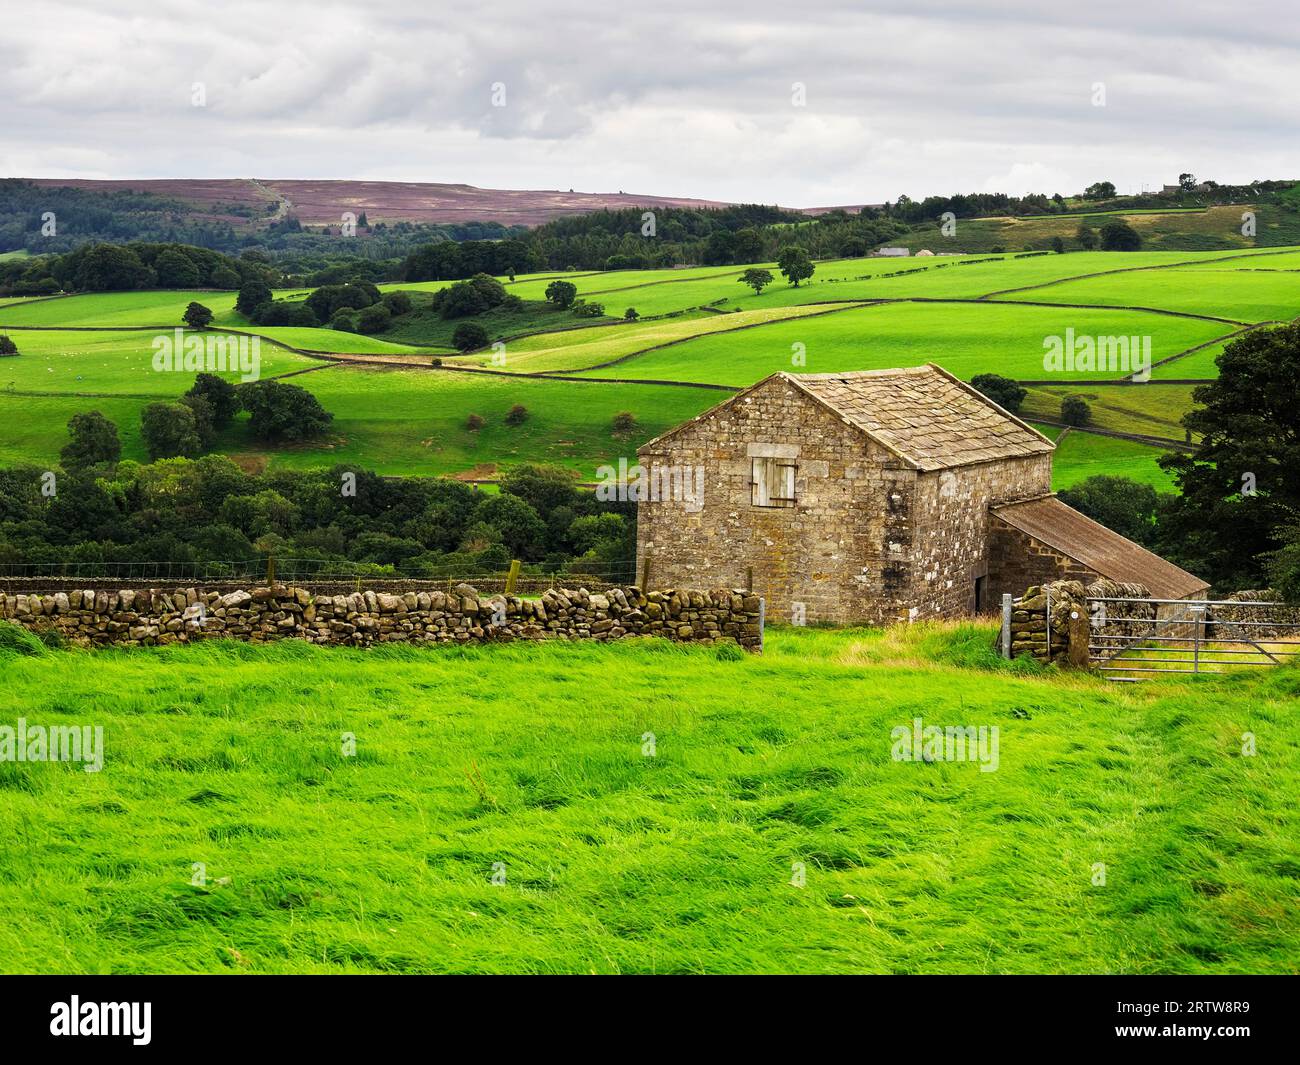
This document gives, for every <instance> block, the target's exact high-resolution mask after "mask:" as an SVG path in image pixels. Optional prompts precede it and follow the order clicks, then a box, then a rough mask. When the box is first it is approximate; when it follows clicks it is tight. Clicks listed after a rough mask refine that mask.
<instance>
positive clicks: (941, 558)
mask: <svg viewBox="0 0 1300 1065" xmlns="http://www.w3.org/2000/svg"><path fill="white" fill-rule="evenodd" d="M1051 480H1052V460H1051V456H1050V455H1035V456H1033V457H1030V458H1022V459H1002V460H999V461H996V462H985V463H980V464H978V465H973V466H958V467H955V468H953V469H950V470H941V471H937V472H934V473H926V474H924V475H922V476H921V477H920V478H919V480H918V485H917V503H918V505H917V512H916V520H915V523H914V528H915V546H914V566H913V569H914V575H913V586H912V607H913V608H914V609H915V614H914V615H913V617H914V618H915V619H923V618H952V617H962V616H964V615H966V614H969V613H971V612H972V611H973V610H974V609H975V581H976V578H978V577H984V576H986V575H987V576H988V578H989V579H988V580H987V581H986V582H985V597H984V602H983V603H982V609H984V610H989V609H991V607H990V602H991V594H990V592H991V588H990V586H991V584H992V583H993V578H992V574H991V572H990V571H991V569H992V566H993V562H992V558H991V548H990V535H989V534H990V528H989V526H990V521H991V518H992V516H991V515H990V513H989V507H990V506H991V505H996V504H999V503H1005V502H1009V501H1011V500H1016V499H1029V498H1032V497H1033V496H1039V495H1043V494H1045V493H1046V492H1048V491H1050V490H1051ZM1025 587H1026V585H1025V584H1021V585H1020V587H1019V588H1018V589H1017V592H1023V591H1024V590H1025Z"/></svg>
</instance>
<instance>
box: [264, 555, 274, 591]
mask: <svg viewBox="0 0 1300 1065" xmlns="http://www.w3.org/2000/svg"><path fill="white" fill-rule="evenodd" d="M266 586H267V587H268V588H274V587H275V556H273V555H270V556H268V557H267V559H266Z"/></svg>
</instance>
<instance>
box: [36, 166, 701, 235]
mask: <svg viewBox="0 0 1300 1065" xmlns="http://www.w3.org/2000/svg"><path fill="white" fill-rule="evenodd" d="M27 180H29V181H31V182H32V183H33V184H35V185H39V186H41V187H44V188H77V189H85V190H87V191H92V192H93V191H99V192H114V191H128V190H129V191H132V192H137V193H152V194H153V195H155V196H161V197H165V198H167V199H170V200H180V201H182V202H184V203H188V204H192V205H194V206H195V207H197V208H199V209H200V210H201V211H202V212H203V213H204V214H205V215H207V216H208V217H209V218H211V219H212V220H214V221H224V222H228V223H229V224H231V225H233V226H240V225H249V224H254V223H256V222H258V221H265V222H270V221H273V220H275V219H276V218H282V217H285V216H288V215H293V216H295V217H297V219H298V221H299V222H301V223H302V224H303V225H305V226H331V225H332V226H336V225H338V224H339V222H340V219H341V218H342V216H343V214H344V212H347V211H350V212H352V213H353V214H356V215H358V216H360V215H361V214H362V213H364V214H365V215H366V218H367V221H369V222H370V223H372V224H373V223H375V222H388V223H394V222H425V223H441V222H498V223H500V224H501V225H503V226H537V225H541V224H542V223H544V222H549V221H551V220H552V219H554V218H562V217H564V216H566V215H574V214H586V213H587V212H589V211H599V210H602V209H616V208H621V207H656V206H668V207H725V206H727V205H726V204H724V203H722V202H720V201H717V200H698V199H690V198H687V197H682V196H651V195H643V194H633V193H624V192H574V191H573V190H572V189H570V190H569V191H568V192H562V191H559V190H555V189H537V190H532V189H529V190H516V189H480V188H476V187H475V186H473V185H446V184H439V183H434V182H414V181H412V182H403V181H281V180H276V179H272V178H222V179H215V180H192V179H174V180H173V179H161V180H137V179H123V180H114V181H97V180H91V179H88V178H28V179H27Z"/></svg>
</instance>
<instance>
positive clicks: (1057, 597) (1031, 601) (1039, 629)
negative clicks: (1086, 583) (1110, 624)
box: [1011, 581, 1088, 666]
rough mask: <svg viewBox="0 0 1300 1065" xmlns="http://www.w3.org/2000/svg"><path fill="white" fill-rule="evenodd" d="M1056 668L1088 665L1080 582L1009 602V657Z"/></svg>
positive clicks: (1083, 593) (1058, 583) (1031, 591)
mask: <svg viewBox="0 0 1300 1065" xmlns="http://www.w3.org/2000/svg"><path fill="white" fill-rule="evenodd" d="M1026 654H1027V655H1032V656H1033V657H1034V658H1036V659H1038V661H1040V662H1044V663H1050V662H1055V663H1057V664H1058V665H1076V666H1086V665H1087V664H1088V603H1087V592H1086V590H1085V589H1084V587H1083V583H1082V582H1081V581H1056V582H1054V583H1051V584H1044V585H1041V586H1035V587H1033V588H1030V589H1028V590H1027V591H1026V592H1025V594H1024V595H1022V596H1021V597H1020V598H1019V599H1015V600H1012V603H1011V657H1012V658H1016V657H1019V656H1020V655H1026Z"/></svg>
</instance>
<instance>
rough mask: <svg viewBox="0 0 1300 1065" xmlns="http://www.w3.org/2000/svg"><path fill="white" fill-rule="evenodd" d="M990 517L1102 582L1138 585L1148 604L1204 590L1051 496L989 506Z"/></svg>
mask: <svg viewBox="0 0 1300 1065" xmlns="http://www.w3.org/2000/svg"><path fill="white" fill-rule="evenodd" d="M993 513H994V514H995V515H997V517H999V518H1001V519H1002V520H1003V521H1005V522H1006V523H1007V524H1008V525H1010V526H1011V527H1012V528H1013V529H1019V530H1020V531H1021V532H1022V533H1025V534H1027V535H1029V536H1032V537H1033V538H1034V539H1035V540H1038V541H1039V542H1041V543H1044V544H1046V545H1047V546H1048V547H1050V548H1051V549H1052V550H1053V551H1056V552H1058V553H1060V554H1062V555H1065V556H1067V557H1068V558H1072V559H1074V560H1075V561H1076V562H1079V563H1082V564H1083V565H1085V566H1087V567H1088V568H1089V569H1090V570H1093V571H1095V572H1097V573H1100V574H1101V575H1102V576H1103V577H1109V578H1110V579H1111V580H1114V581H1129V582H1132V583H1134V584H1141V585H1143V586H1144V587H1145V588H1146V589H1147V591H1149V592H1150V593H1151V597H1152V598H1153V599H1186V598H1187V597H1188V596H1189V595H1197V596H1199V595H1201V594H1202V593H1204V592H1205V590H1206V589H1207V588H1209V584H1207V583H1206V582H1205V581H1203V580H1201V578H1200V577H1195V576H1193V575H1192V574H1190V573H1188V572H1187V571H1186V570H1184V569H1179V568H1178V567H1177V566H1175V565H1174V564H1173V563H1172V562H1168V561H1166V560H1165V559H1163V558H1161V557H1160V556H1159V555H1154V554H1152V553H1151V552H1150V551H1148V550H1147V549H1146V548H1145V547H1141V546H1139V545H1138V544H1135V543H1134V542H1133V541H1132V540H1129V539H1126V538H1125V537H1123V536H1120V534H1119V533H1117V532H1114V531H1113V530H1111V529H1108V528H1106V526H1104V525H1099V524H1098V523H1097V522H1095V521H1093V520H1092V519H1091V518H1089V517H1085V516H1084V515H1083V514H1080V513H1079V512H1078V511H1077V510H1075V509H1074V508H1073V507H1068V506H1066V505H1065V504H1064V503H1062V502H1061V501H1060V500H1059V499H1057V498H1056V497H1055V496H1041V497H1039V498H1038V499H1029V500H1025V501H1024V502H1021V503H1004V504H1003V505H1002V506H996V507H994V508H993Z"/></svg>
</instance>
